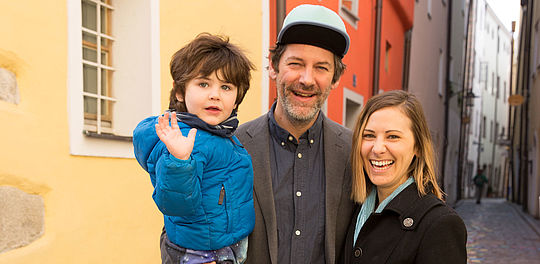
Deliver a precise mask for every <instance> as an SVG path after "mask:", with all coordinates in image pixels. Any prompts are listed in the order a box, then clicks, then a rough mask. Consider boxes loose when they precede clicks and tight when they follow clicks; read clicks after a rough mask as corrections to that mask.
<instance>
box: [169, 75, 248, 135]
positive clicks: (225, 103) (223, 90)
mask: <svg viewBox="0 0 540 264" xmlns="http://www.w3.org/2000/svg"><path fill="white" fill-rule="evenodd" d="M220 77H221V76H220ZM220 79H223V78H218V75H217V74H216V72H213V73H212V74H210V75H209V76H207V77H204V76H200V75H199V76H197V77H195V78H193V79H192V80H190V81H189V82H187V83H186V95H185V98H182V96H181V95H180V94H176V98H177V99H178V100H179V101H184V102H185V104H186V108H187V111H188V112H189V113H191V114H194V115H197V117H199V118H200V119H201V120H202V121H204V122H206V123H207V124H209V125H213V126H215V125H218V124H220V123H221V122H223V121H225V120H226V119H227V118H229V116H231V113H232V111H233V110H234V109H235V108H236V104H235V102H236V94H237V93H238V89H237V87H236V86H235V85H234V84H232V83H227V82H225V81H221V80H220Z"/></svg>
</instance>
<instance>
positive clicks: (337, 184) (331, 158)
mask: <svg viewBox="0 0 540 264" xmlns="http://www.w3.org/2000/svg"><path fill="white" fill-rule="evenodd" d="M323 128H324V135H323V136H324V151H325V153H324V168H325V169H324V170H325V175H326V179H325V180H326V197H325V198H326V199H325V201H326V202H325V205H326V212H325V213H326V216H325V221H326V224H325V248H326V263H329V264H333V263H335V258H336V249H335V245H336V221H337V219H336V218H337V210H338V207H339V201H340V199H341V194H342V188H343V176H344V175H345V173H344V170H345V167H346V166H345V165H346V163H347V161H344V158H346V157H342V156H341V155H339V154H340V153H343V148H344V146H343V145H342V144H341V143H340V142H341V141H340V140H338V138H339V137H340V135H341V133H342V132H341V131H338V130H335V129H333V128H332V126H331V124H329V122H327V119H326V118H325V119H323Z"/></svg>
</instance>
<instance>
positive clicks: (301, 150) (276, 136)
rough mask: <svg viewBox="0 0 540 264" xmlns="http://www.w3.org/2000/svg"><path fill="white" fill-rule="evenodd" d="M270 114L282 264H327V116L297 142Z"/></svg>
mask: <svg viewBox="0 0 540 264" xmlns="http://www.w3.org/2000/svg"><path fill="white" fill-rule="evenodd" d="M275 107H276V106H275V103H274V105H273V106H272V109H271V110H270V111H269V113H268V115H269V124H268V125H269V129H270V135H271V139H272V141H271V142H272V143H271V144H270V152H271V153H270V167H271V171H272V189H273V190H272V191H273V193H274V204H275V207H276V217H277V231H278V263H310V264H311V263H325V253H324V222H325V177H324V151H323V149H324V145H323V129H322V126H323V123H322V120H323V118H324V117H323V114H319V116H318V117H317V120H316V121H315V123H314V124H313V126H312V127H311V128H309V129H308V130H307V131H306V132H305V133H304V134H303V135H302V136H300V138H299V140H298V141H297V140H296V139H295V138H294V136H293V135H291V134H290V133H289V132H287V131H286V130H285V129H283V128H281V127H280V126H279V125H278V124H277V123H276V120H275V118H274V114H273V113H274V109H275Z"/></svg>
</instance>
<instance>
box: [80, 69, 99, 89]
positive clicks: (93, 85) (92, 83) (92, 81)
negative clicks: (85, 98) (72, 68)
mask: <svg viewBox="0 0 540 264" xmlns="http://www.w3.org/2000/svg"><path fill="white" fill-rule="evenodd" d="M83 83H84V85H83V90H84V91H85V92H88V93H93V94H97V69H96V67H93V66H90V65H86V64H85V65H83Z"/></svg>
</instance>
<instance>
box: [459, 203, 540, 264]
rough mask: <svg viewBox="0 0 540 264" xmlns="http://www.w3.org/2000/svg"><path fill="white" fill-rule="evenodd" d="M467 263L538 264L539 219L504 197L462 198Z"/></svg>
mask: <svg viewBox="0 0 540 264" xmlns="http://www.w3.org/2000/svg"><path fill="white" fill-rule="evenodd" d="M456 211H457V212H458V213H459V214H460V215H461V217H462V218H463V220H464V221H465V225H466V226H467V232H468V238H467V255H468V263H494V264H499V263H500V264H503V263H504V264H507V263H512V264H533V263H540V221H539V220H537V219H534V218H533V217H531V216H530V215H528V214H525V213H523V212H522V210H521V207H519V206H518V205H516V204H513V203H510V202H508V201H506V200H504V199H488V198H485V199H483V200H482V203H481V204H476V202H475V200H462V201H460V202H459V203H458V204H457V206H456Z"/></svg>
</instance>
